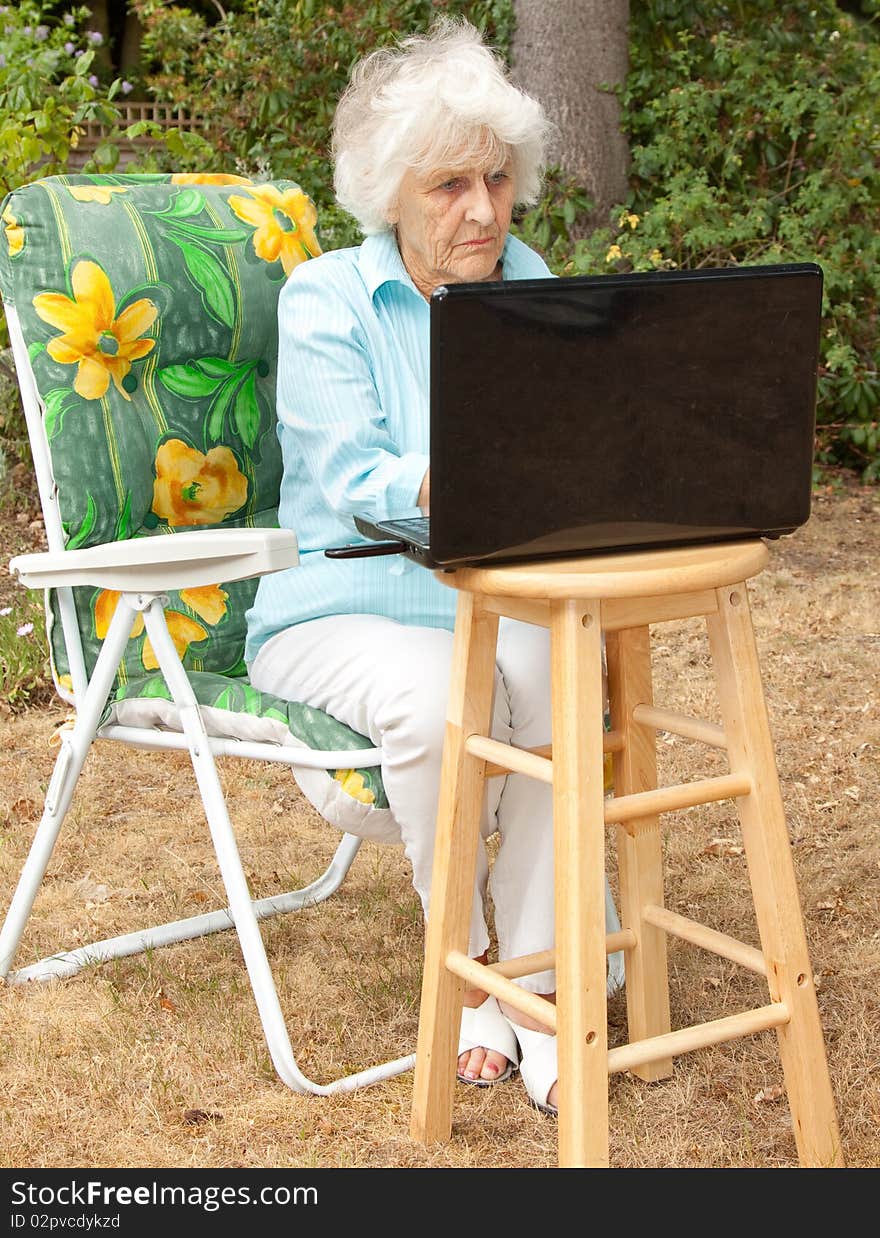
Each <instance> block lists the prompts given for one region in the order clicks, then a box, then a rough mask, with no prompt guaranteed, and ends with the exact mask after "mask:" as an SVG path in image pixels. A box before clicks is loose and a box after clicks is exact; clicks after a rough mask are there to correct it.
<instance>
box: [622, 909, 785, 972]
mask: <svg viewBox="0 0 880 1238" xmlns="http://www.w3.org/2000/svg"><path fill="white" fill-rule="evenodd" d="M642 916H643V917H644V919H645V920H646V921H647V922H648V924H653V925H654V927H655V928H659V929H663V931H664V932H666V933H671V934H672V935H673V937H680V938H682V940H683V941H689V942H690V943H691V944H692V945H694V946H700V947H702V949H703V950H709V951H711V953H712V954H720V955H721V957H722V958H725V959H730V961H731V962H732V963H739V964H740V966H742V967H747V968H748V969H749V971H753V972H757V973H758V975H759V976H766V975H767V964H766V963H765V962H764V956H763V954H762V953H761V951H760V950H756V949H755V947H754V946H749V945H746V943H745V942H744V941H737V939H736V938H735V937H728V936H727V934H726V933H719V932H718V930H717V929H713V928H709V927H708V926H707V925H705V924H699V923H698V922H697V921H696V920H689V919H688V918H687V916H680V915H679V914H678V913H677V912H675V911H669V909H668V908H666V907H656V906H654V905H653V904H650V903H649V904H648V905H647V906H646V907H643V908H642Z"/></svg>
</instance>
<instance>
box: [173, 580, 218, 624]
mask: <svg viewBox="0 0 880 1238" xmlns="http://www.w3.org/2000/svg"><path fill="white" fill-rule="evenodd" d="M180 600H181V602H186V604H187V606H188V607H189V608H190V610H194V611H195V612H196V614H197V615H198V616H199V618H200V619H204V621H205V623H209V624H211V626H212V627H213V625H214V624H215V623H219V622H220V620H221V619H222V618H223V616H224V615H225V614H226V603H227V602H228V601H229V594H228V593H227V592H226V591H225V589H221V588H220V586H219V585H201V586H200V587H199V588H198V589H181V591H180Z"/></svg>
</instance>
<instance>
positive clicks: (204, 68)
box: [136, 0, 511, 249]
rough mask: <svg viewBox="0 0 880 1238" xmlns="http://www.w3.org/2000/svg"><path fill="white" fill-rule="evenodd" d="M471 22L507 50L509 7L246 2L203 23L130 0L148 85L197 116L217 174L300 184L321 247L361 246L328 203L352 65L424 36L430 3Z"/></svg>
mask: <svg viewBox="0 0 880 1238" xmlns="http://www.w3.org/2000/svg"><path fill="white" fill-rule="evenodd" d="M441 7H442V8H443V9H445V11H446V12H449V13H462V12H463V13H466V15H467V16H468V18H469V19H470V20H471V21H473V22H474V24H476V25H478V26H479V27H480V28H481V29H484V30H488V32H489V34H490V36H491V37H492V38H493V39H494V40H496V41H499V42H500V43H501V45H502V46H504V47H506V46H507V43H508V42H509V37H510V7H511V6H510V3H509V0H477V2H473V0H472V2H471V3H466V2H464V0H448V3H446V4H444V5H437V4H432V3H431V0H381V2H380V0H376V2H374V3H358V4H355V3H344V2H342V0H337V2H336V3H331V4H323V3H316V0H248V2H247V3H246V4H245V5H244V7H243V9H242V11H239V12H228V13H227V14H226V15H225V17H224V18H223V19H222V20H221V21H220V22H218V23H215V24H213V25H209V24H208V22H207V21H206V19H205V18H204V17H202V16H201V15H200V14H198V13H194V12H192V11H190V10H189V9H187V8H183V7H179V6H176V5H174V6H171V7H168V6H166V5H164V4H162V3H161V2H160V0H136V8H137V10H138V13H139V14H140V16H141V20H142V22H143V24H144V28H145V35H144V40H143V56H144V64H145V66H146V68H147V73H146V77H145V81H146V83H147V86H148V88H149V90H150V91H151V93H152V94H153V95H154V96H155V98H156V99H157V100H159V101H160V102H170V103H173V104H175V105H178V106H182V107H184V108H188V109H191V110H193V111H195V112H198V113H199V114H200V115H201V116H203V117H204V118H205V121H206V122H207V126H208V129H209V131H210V132H211V133H212V135H213V140H214V144H215V147H216V151H217V156H218V162H217V170H218V171H238V172H240V173H242V174H244V175H246V176H255V177H260V178H263V177H282V176H288V177H291V178H293V179H295V180H297V181H298V182H299V183H300V185H302V187H303V189H304V190H305V191H306V192H307V193H308V194H309V195H310V196H311V197H312V198H313V199H314V200H315V202H316V203H317V205H318V207H319V212H320V219H321V243H322V245H323V246H324V248H326V249H331V248H338V247H339V246H342V245H351V244H355V243H357V242H358V241H359V240H360V234H359V233H358V231H357V229H356V227H355V225H354V222H353V221H352V219H351V218H350V217H349V216H348V215H347V214H345V212H343V211H341V210H339V208H338V207H337V206H336V205H335V202H334V200H333V185H332V176H331V171H330V159H329V138H330V123H331V121H332V118H333V112H334V109H335V107H336V101H337V99H338V98H339V95H340V94H341V92H342V91H343V89H344V88H345V85H346V83H347V82H348V76H349V71H350V69H351V66H352V64H353V63H354V61H355V60H357V59H359V58H360V57H361V56H363V55H364V54H365V53H367V52H368V51H370V50H372V49H373V48H374V47H378V46H380V45H382V44H384V43H388V42H389V41H391V40H393V39H394V38H395V37H396V36H398V35H401V34H410V33H415V32H418V31H422V30H425V29H427V27H428V25H429V24H430V22H431V19H432V18H433V17H434V16H436V14H437V11H438V9H439V8H441Z"/></svg>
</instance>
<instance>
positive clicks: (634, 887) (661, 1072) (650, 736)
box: [605, 627, 672, 1082]
mask: <svg viewBox="0 0 880 1238" xmlns="http://www.w3.org/2000/svg"><path fill="white" fill-rule="evenodd" d="M605 641H606V657H607V661H608V695H609V700H610V705H611V726H612V728H613V729H614V730H616V731H619V732H620V733H621V734H622V736H623V748H622V749H621V751H620V752H618V753H615V760H614V793H615V795H621V796H622V795H632V794H635V793H636V792H639V791H652V790H654V789H655V788H656V786H657V753H656V739H655V735H654V731H653V729H651V728H648V727H644V726H639V725H638V723H636V722H635V721H634V720H633V710H634V709H635V707H636V706H637V705H640V704H642V705H651V704H653V688H652V683H651V645H650V631H649V629H648V628H647V627H642V628H630V629H628V630H625V631H621V632H609V633H608V634H607V636H606V638H605ZM617 865H618V876H619V881H620V907H621V917H622V923H623V926H624V928H628V929H632V930H633V932H634V933H635V935H636V944H635V946H633V947H632V948H631V949H629V950H627V952H626V1012H627V1024H628V1030H629V1039H630V1040H631V1041H634V1040H644V1039H647V1038H648V1037H651V1036H662V1035H664V1034H665V1033H666V1032H668V1031H669V1030H670V1027H671V1024H670V1015H669V975H668V968H667V960H666V934H665V932H664V931H663V930H662V929H659V928H655V927H654V926H653V925H651V924H648V923H647V921H645V920H644V919H643V915H642V912H643V908H644V907H646V906H650V905H654V906H657V907H662V906H663V852H662V842H661V837H660V818H659V817H658V816H653V817H645V818H643V819H642V820H638V821H628V822H626V823H625V824H624V825H620V826H618V828H617ZM632 1073H633V1074H634V1075H637V1076H638V1077H639V1078H640V1079H644V1080H646V1081H647V1082H654V1081H656V1080H658V1079H666V1078H668V1077H669V1075H671V1074H672V1058H663V1059H661V1060H659V1061H656V1062H649V1063H647V1064H646V1065H644V1066H636V1067H634V1068H633V1071H632Z"/></svg>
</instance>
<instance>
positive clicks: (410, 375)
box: [245, 232, 551, 661]
mask: <svg viewBox="0 0 880 1238" xmlns="http://www.w3.org/2000/svg"><path fill="white" fill-rule="evenodd" d="M502 264H503V269H504V278H505V279H541V278H544V277H550V275H551V272H550V271H549V270H548V268H547V266H546V264H545V263H544V261H543V259H542V258H540V257H539V256H538V255H537V254H536V253H535V252H534V251H533V250H531V249H529V248H528V246H526V245H524V244H523V243H522V241H520V240H518V239H517V238H516V237H513V236H508V237H507V240H506V242H505V245H504V251H503V254H502ZM429 314H430V310H429V306H428V302H427V301H426V300H425V299H424V297H423V296H422V295H421V294H420V293H419V291H418V289H417V288H416V286H415V284H414V283H413V282H412V280H411V279H410V277H409V275H408V274H407V271H406V268H405V267H404V265H403V261H402V259H401V257H400V253H399V252H398V249H397V243H396V241H395V239H394V236H393V234H391V233H388V232H386V233H381V234H379V235H377V236H370V237H367V239H366V240H365V241H364V242H363V244H362V245H360V246H357V247H355V248H352V249H339V250H334V251H332V252H330V253H327V254H324V255H323V256H321V257H320V258H314V259H312V260H311V261H310V262H304V263H303V264H302V265H301V266H298V267H297V268H296V269H295V270H294V271H293V272H292V274H291V276H290V278H289V280H288V281H287V283H286V284H285V286H284V288H283V290H282V292H281V297H280V300H279V303H278V327H279V337H278V338H279V356H278V400H277V406H278V437H279V440H280V443H281V451H282V458H283V462H284V474H283V478H282V482H281V501H280V505H279V509H278V518H279V524H280V525H281V526H282V527H283V528H289V529H293V530H294V531H295V533H296V535H297V539H298V541H299V549H300V563H299V566H298V567H295V568H289V569H288V570H286V571H283V572H274V573H272V574H271V575H269V576H264V577H263V578H262V580H261V581H260V584H259V586H258V589H257V595H256V598H255V600H254V605H253V607H252V608H251V610H250V611H249V612H248V615H247V621H248V639H247V647H246V650H245V657H246V659H247V661H252V660H253V658H254V657H255V656H256V653H257V650H258V649H259V648H260V646H261V645H262V644H263V643H264V641H266V640H268V639H269V637H270V636H272V635H274V633H276V632H279V631H281V630H282V629H284V628H287V627H290V626H291V625H292V624H294V623H302V622H303V621H305V620H307V619H318V618H321V617H323V616H325V615H337V614H374V615H387V616H388V617H389V618H391V619H397V620H398V621H399V622H401V623H408V624H420V625H423V626H426V627H441V628H448V629H450V630H451V629H452V627H453V621H454V614H455V592H454V590H452V589H447V588H445V587H444V586H443V585H441V584H440V583H439V582H438V581H437V580H436V579H435V578H434V575H433V573H431V572H429V571H426V570H425V569H424V568H421V567H418V566H417V565H415V564H413V563H411V562H410V561H409V560H407V559H404V558H401V557H400V556H384V557H380V558H364V559H325V558H324V553H323V552H324V550H325V548H326V547H328V546H339V545H344V544H346V543H349V542H357V541H363V540H364V539H363V538H361V536H360V534H358V533H357V531H356V530H355V527H354V521H353V516H354V514H355V513H357V514H364V515H367V516H371V517H373V518H375V519H381V518H382V517H384V516H387V515H389V514H399V513H400V512H402V511H404V510H405V509H407V508H412V507H414V506H415V503H416V499H417V496H418V492H419V487H420V485H421V482H422V478H423V477H424V475H425V470H426V469H427V467H428V463H429V460H428V442H429V400H428V363H429V357H428V345H429Z"/></svg>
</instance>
